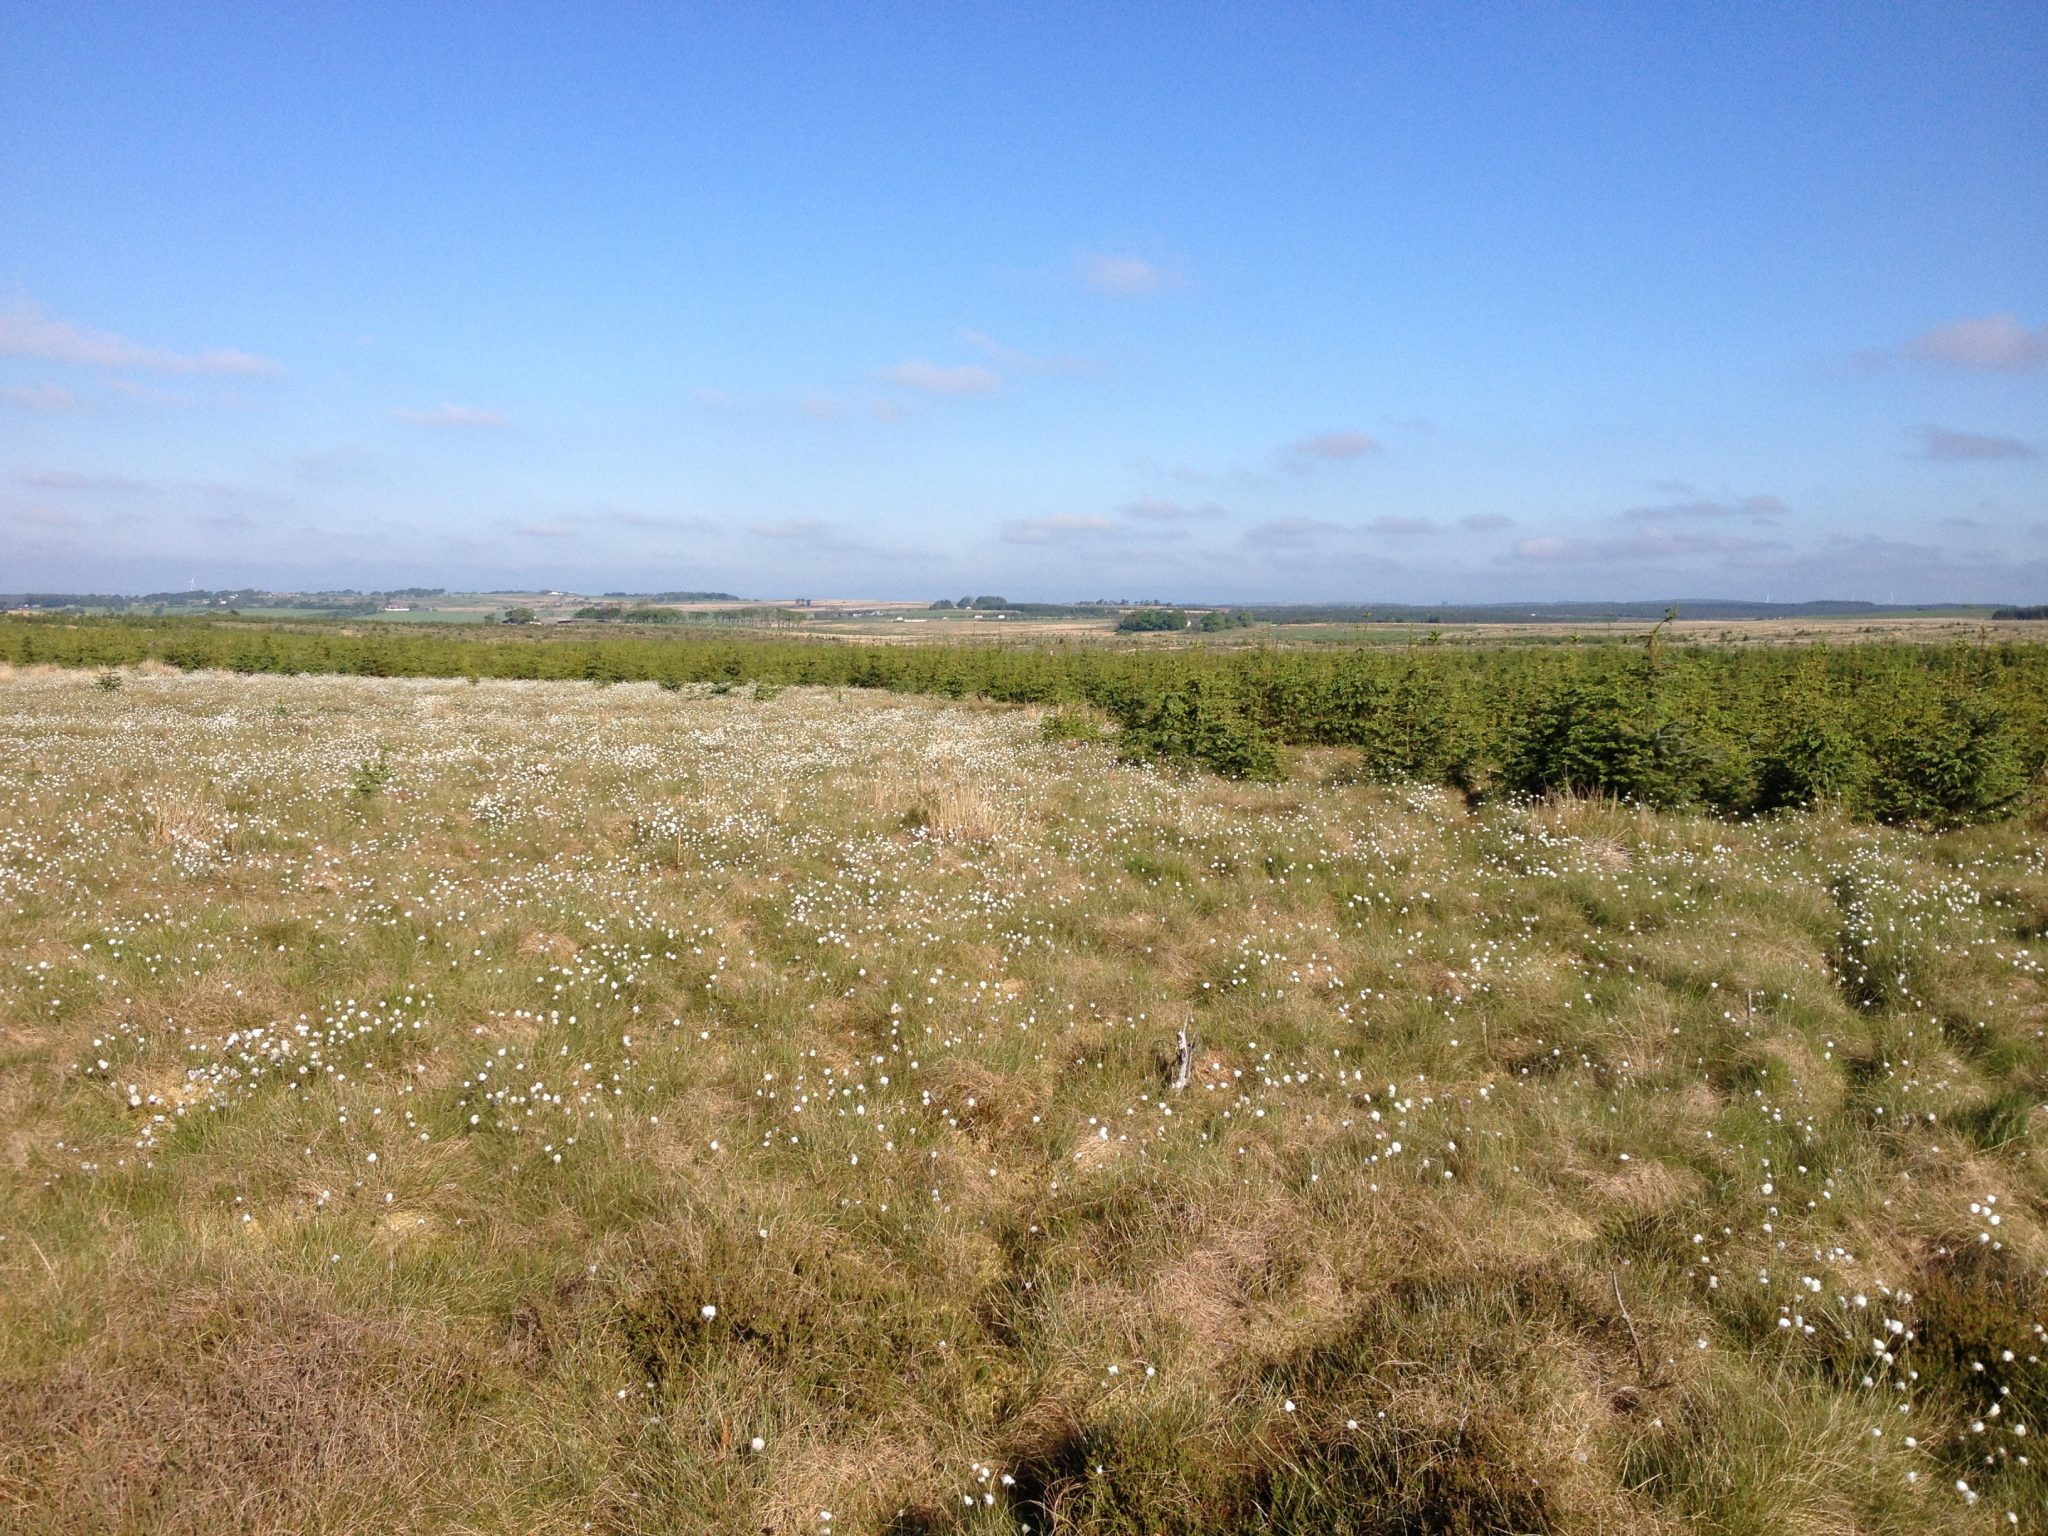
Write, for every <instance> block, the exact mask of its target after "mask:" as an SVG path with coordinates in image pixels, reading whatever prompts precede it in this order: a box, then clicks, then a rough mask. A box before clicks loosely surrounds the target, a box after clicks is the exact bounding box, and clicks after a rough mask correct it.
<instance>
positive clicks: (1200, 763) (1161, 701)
mask: <svg viewBox="0 0 2048 1536" xmlns="http://www.w3.org/2000/svg"><path fill="white" fill-rule="evenodd" d="M1123 750H1124V755H1125V756H1126V757H1129V758H1133V759H1148V758H1149V759H1152V760H1155V761H1159V762H1167V763H1178V764H1183V765H1186V766H1189V767H1194V768H1206V769H1207V770H1208V771H1209V772H1211V773H1214V774H1219V775H1221V776H1222V777H1223V778H1226V779H1277V778H1279V777H1280V749H1279V747H1278V746H1276V745H1275V744H1274V742H1273V740H1272V738H1271V737H1269V736H1268V735H1267V734H1266V733H1265V731H1264V730H1262V729H1261V728H1260V727H1259V725H1258V723H1257V722H1256V721H1254V720H1252V719H1250V718H1249V717H1248V716H1247V715H1246V714H1245V713H1244V711H1243V710H1242V709H1240V708H1239V707H1238V703H1237V701H1236V700H1235V699H1233V698H1232V697H1231V696H1230V695H1229V693H1227V692H1226V691H1225V690H1223V689H1222V688H1220V687H1219V686H1217V685H1216V684H1215V683H1212V682H1210V681H1209V680H1208V679H1206V678H1196V679H1194V680H1192V681H1190V682H1187V683H1183V684H1182V685H1181V686H1180V687H1178V688H1175V689H1173V690H1172V691H1171V692H1169V693H1167V694H1165V695H1163V696H1162V697H1160V698H1158V699H1156V700H1145V701H1141V702H1140V703H1139V705H1138V706H1137V708H1136V709H1135V711H1134V712H1133V715H1132V717H1131V718H1127V719H1126V720H1125V721H1124V729H1123Z"/></svg>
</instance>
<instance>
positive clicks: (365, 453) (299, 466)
mask: <svg viewBox="0 0 2048 1536" xmlns="http://www.w3.org/2000/svg"><path fill="white" fill-rule="evenodd" d="M376 462H377V461H376V459H375V458H374V457H373V456H372V454H371V453H370V450H369V449H367V448H365V447H364V446H363V445H362V444H361V443H344V444H342V445H341V446H340V447H338V448H323V449H315V450H313V451H311V452H307V453H302V454H299V455H298V456H297V457H295V458H294V459H293V460H292V461H291V466H292V470H293V472H294V473H295V474H297V475H298V477H299V478H300V479H301V480H310V481H315V482H321V483H324V482H328V481H334V480H348V479H352V478H354V477H356V476H358V475H366V474H368V473H369V472H370V471H371V470H373V469H374V468H375V467H376Z"/></svg>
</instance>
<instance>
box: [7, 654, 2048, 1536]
mask: <svg viewBox="0 0 2048 1536" xmlns="http://www.w3.org/2000/svg"><path fill="white" fill-rule="evenodd" d="M1346 764H1347V759H1346V758H1345V757H1344V756H1343V755H1341V754H1337V753H1330V754H1326V755H1322V756H1317V757H1312V758H1305V759H1301V760H1299V761H1298V763H1297V774H1296V776H1295V778H1294V779H1293V780H1292V781H1290V782H1288V783H1285V784H1281V785H1274V786H1252V787H1247V786H1242V785H1230V784H1225V783H1222V782H1220V781H1216V780H1212V779H1195V780H1181V779H1176V778H1172V777H1168V776H1165V775H1162V774H1160V773H1157V772H1154V771H1152V770H1148V769H1139V768H1134V767H1128V766H1123V765H1119V764H1117V763H1116V762H1115V761H1114V760H1113V759H1112V757H1111V755H1110V754H1109V752H1108V750H1107V749H1106V748H1104V747H1102V746H1097V745H1065V746H1057V745H1049V744H1045V743H1042V742H1041V741H1040V739H1039V733H1038V721H1037V717H1036V716H1035V715H1034V714H1033V713H1031V712H1028V711H1022V710H999V709H993V708H976V707H969V706H961V705H945V704H940V703H934V702H925V701H906V700H903V699H878V698H876V697H873V696H871V695H857V694H851V693H848V694H840V693H833V692H828V691H823V690H796V689H792V690H787V691H783V692H781V693H779V694H775V695H773V696H771V697H757V696H755V695H754V694H752V693H751V692H749V691H748V690H744V689H742V690H738V691H733V692H728V693H725V694H723V695H720V696H711V695H709V694H707V693H705V692H703V691H691V690H687V689H686V690H684V691H682V692H679V693H664V692H662V691H660V690H659V689H657V688H655V687H652V686H649V685H631V686H624V685H622V686H617V687H612V688H597V687H594V686H590V685H586V684H530V683H526V684H522V683H485V684H482V685H474V686H472V685H465V684H463V683H460V682H454V683H449V682H416V681H404V682H400V681H377V680H369V679H340V678H326V679H315V678H303V677H301V678H279V677H249V678H229V677H224V676H218V675H207V674H197V675H192V676H183V675H167V674H160V673H154V672H152V673H136V674H129V675H127V676H126V677H125V678H124V679H122V680H121V683H120V686H118V687H117V688H114V689H104V688H101V687H99V686H96V685H95V681H94V679H93V678H92V677H91V676H90V675H88V674H84V673H69V674H59V673H51V672H43V671H35V670H25V671H21V672H18V673H15V674H13V675H11V676H9V677H7V678H6V679H4V680H0V1527H4V1528H5V1529H7V1530H9V1531H21V1532H46V1531H47V1532H54V1531H110V1530H132V1531H159V1530H178V1531H219V1530H262V1531H287V1530H289V1531H314V1530H317V1531H364V1532H368V1531H391V1530H449V1531H506V1532H514V1531H516V1532H555V1531H560V1532H571V1531H582V1530H595V1531H603V1532H659V1531H675V1532H702V1531H736V1532H737V1531H770V1532H820V1531H840V1532H866V1531H880V1530H894V1531H904V1532H908V1531H959V1532H993V1531H1013V1532H1014V1531H1017V1530H1019V1529H1020V1527H1026V1526H1028V1527H1029V1528H1030V1529H1032V1530H1035V1531H1047V1530H1052V1531H1072V1532H1095V1531H1120V1532H1122V1531H1128V1532H1137V1531H1169V1530H1172V1531H1180V1530H1187V1531H1193V1530H1273V1531H1296V1532H1333V1531H1357V1532H1367V1531H1375V1532H1378V1531H1384V1532H1422V1531H1445V1532H1464V1533H1479V1532H1506V1531H1547V1530H1557V1531H1623V1530H1627V1531H1638V1530H1640V1531H1668V1532H1674V1533H1675V1532H1680V1531H1686V1532H1690V1531H1701V1530H1706V1531H1728V1532H1737V1531H1740V1532H1757V1533H1763V1532H1786V1531H1791V1532H1813V1533H1820V1532H1830V1533H1832V1532H1900V1533H1904V1532H1924V1531H1926V1530H1929V1529H1941V1530H1958V1531H1982V1532H1990V1531H2004V1530H2012V1529H2016V1528H2029V1525H2030V1523H2031V1528H2032V1529H2036V1530H2038V1529H2042V1528H2043V1527H2042V1524H2041V1515H2042V1511H2043V1509H2044V1508H2048V1479H2044V1476H2043V1471H2042V1467H2041V1465H2040V1461H2039V1457H2038V1455H2036V1454H2035V1453H2036V1452H2037V1451H2038V1449H2039V1447H2038V1444H2037V1442H2038V1439H2039V1436H2040V1434H2041V1433H2042V1432H2043V1427H2042V1426H2043V1420H2044V1417H2048V1371H2044V1368H2043V1366H2042V1364H2041V1361H2040V1358H2039V1357H2040V1354H2041V1352H2042V1349H2043V1347H2044V1339H2048V1331H2044V1330H2048V1268H2044V1266H2048V1232H2044V1227H2043V1222H2044V1220H2048V1175H2044V1171H2043V1169H2042V1166H2041V1161H2040V1157H2041V1153H2040V1148H2041V1140H2042V1136H2043V1132H2044V1128H2048V1112H2044V1109H2043V1104H2044V1101H2048V1042H2044V1031H2048V982H2044V975H2048V937H2044V935H2048V854H2044V851H2043V846H2044V841H2048V839H2044V826H2043V823H2042V821H2041V819H2040V817H2039V816H2038V814H2037V815H2035V816H2034V817H2033V818H2032V819H2031V820H2029V819H2020V820H2015V821H2009V822H2006V823H2003V824H2000V825H1997V826H1992V827H1986V828H1978V829H1972V830H1966V831H1960V832H1951V833H1946V834H1942V835H1939V836H1936V835H1930V834H1923V833H1916V832H1906V831H1894V830H1887V829H1882V828H1874V827H1868V826H1852V825H1849V824H1847V823H1844V822H1841V821H1838V820H1835V819H1833V818H1831V817H1828V816H1825V815H1801V816H1796V817H1791V818H1787V819H1782V820H1769V821H1762V822H1756V823H1751V824H1741V825H1736V824H1727V823H1717V822H1714V821H1711V820H1707V819H1703V818H1696V817H1686V816H1661V815H1654V814H1650V813H1647V812H1641V813H1639V812H1636V811H1633V810H1630V809H1627V808H1624V807H1617V806H1614V805H1612V804H1606V805H1601V804H1586V803H1582V802H1569V801H1566V802H1556V803H1537V804H1503V805H1497V806H1491V807H1488V808H1486V809H1485V810H1484V811H1482V812H1481V813H1479V814H1476V815H1475V814H1470V813H1468V812H1467V811H1466V809H1465V808H1464V805H1463V803H1462V802H1461V801H1460V800H1459V799H1458V798H1457V797H1455V796H1450V795H1446V794H1442V793H1439V792H1436V791H1424V790H1414V791H1404V790H1398V789H1386V788H1378V787H1372V786H1366V785H1358V784H1353V783H1349V782H1346V780H1347V778H1348V774H1347V771H1346ZM1182 1030H1186V1031H1187V1032H1188V1038H1189V1041H1190V1049H1189V1051H1188V1054H1187V1058H1186V1061H1185V1067H1186V1079H1187V1080H1186V1082H1185V1085H1184V1086H1183V1087H1181V1088H1179V1089H1178V1090H1176V1088H1175V1086H1174V1082H1173V1079H1174V1077H1175V1073H1176V1069H1177V1066H1178V1065H1179V1063H1178V1062H1177V1039H1178V1035H1179V1032H1180V1031H1182Z"/></svg>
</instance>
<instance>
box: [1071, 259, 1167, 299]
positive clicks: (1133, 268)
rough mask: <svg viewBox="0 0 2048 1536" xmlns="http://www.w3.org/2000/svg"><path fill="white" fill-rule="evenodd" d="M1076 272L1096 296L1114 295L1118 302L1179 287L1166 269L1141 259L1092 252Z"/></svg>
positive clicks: (1077, 266)
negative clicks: (1121, 299)
mask: <svg viewBox="0 0 2048 1536" xmlns="http://www.w3.org/2000/svg"><path fill="white" fill-rule="evenodd" d="M1076 270H1078V271H1079V273H1080V276H1081V281H1082V282H1084V283H1086V284H1087V285H1088V286H1089V287H1090V288H1093V289H1094V290H1095V291H1096V292H1097V293H1109V294H1115V295H1116V296H1117V297H1119V298H1136V297H1138V296H1139V295H1141V294H1147V293H1157V292H1159V291H1160V290H1161V289H1162V288H1172V287H1175V286H1177V285H1178V283H1179V279H1178V278H1176V277H1175V276H1174V275H1173V274H1172V273H1171V272H1169V271H1168V270H1167V269H1166V268H1164V267H1161V266H1159V265H1157V264H1156V263H1154V262H1150V261H1147V260H1145V258H1144V257H1142V256H1130V255H1119V254H1112V253H1106V252H1091V253H1089V254H1086V255H1083V256H1082V257H1081V258H1080V260H1079V262H1078V263H1077V264H1076Z"/></svg>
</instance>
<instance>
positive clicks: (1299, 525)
mask: <svg viewBox="0 0 2048 1536" xmlns="http://www.w3.org/2000/svg"><path fill="white" fill-rule="evenodd" d="M1348 532H1350V530H1349V529H1347V528H1346V527H1345V526H1344V525H1343V524H1342V523H1330V522H1325V521H1323V519H1321V518H1319V517H1276V518H1274V519H1273V520H1272V521H1270V522H1265V523H1260V524H1259V525H1258V526H1257V527H1255V528H1251V529H1248V530H1247V531H1246V533H1245V536H1244V541H1245V543H1247V544H1249V545H1251V546H1253V547H1254V548H1265V549H1305V548H1307V547H1308V546H1310V545H1312V544H1318V543H1321V542H1322V541H1323V540H1324V539H1326V538H1328V537H1330V536H1331V535H1332V534H1339V533H1348Z"/></svg>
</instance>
